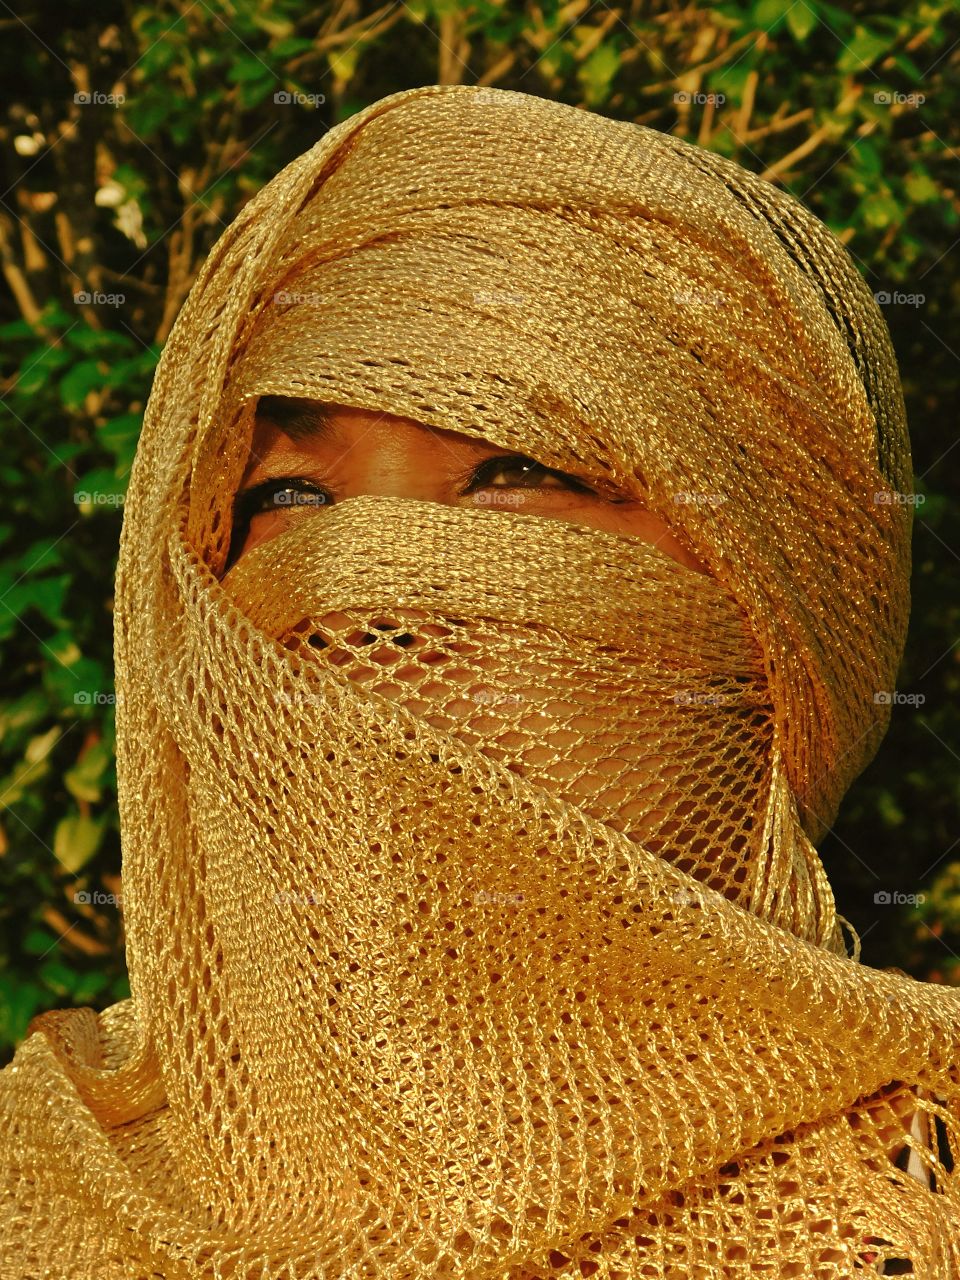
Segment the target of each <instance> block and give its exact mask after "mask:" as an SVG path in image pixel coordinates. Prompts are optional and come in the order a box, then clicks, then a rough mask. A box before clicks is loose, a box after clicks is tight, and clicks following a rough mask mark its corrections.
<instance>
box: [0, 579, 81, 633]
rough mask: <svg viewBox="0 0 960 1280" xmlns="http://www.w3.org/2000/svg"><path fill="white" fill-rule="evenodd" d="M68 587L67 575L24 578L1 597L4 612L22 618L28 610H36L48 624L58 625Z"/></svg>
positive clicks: (61, 620)
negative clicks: (7, 611)
mask: <svg viewBox="0 0 960 1280" xmlns="http://www.w3.org/2000/svg"><path fill="white" fill-rule="evenodd" d="M69 585H70V575H69V574H68V573H61V574H57V575H56V577H52V578H36V579H30V578H25V579H24V580H23V581H22V582H18V583H16V584H15V585H14V586H12V587H11V588H10V589H9V591H7V592H6V593H5V595H4V597H3V605H4V608H5V610H9V613H11V614H13V615H14V616H15V617H17V618H20V617H22V616H23V615H24V614H25V613H26V612H27V610H28V609H36V610H37V612H38V613H40V614H42V615H43V617H45V618H46V619H47V621H48V622H53V623H60V622H63V621H64V618H63V598H64V595H65V593H66V590H67V588H68V587H69Z"/></svg>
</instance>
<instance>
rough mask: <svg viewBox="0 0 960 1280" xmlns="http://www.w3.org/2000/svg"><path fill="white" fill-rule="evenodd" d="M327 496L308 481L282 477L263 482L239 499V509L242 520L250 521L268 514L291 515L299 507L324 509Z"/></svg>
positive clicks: (327, 500)
mask: <svg viewBox="0 0 960 1280" xmlns="http://www.w3.org/2000/svg"><path fill="white" fill-rule="evenodd" d="M329 501H330V495H329V493H328V492H327V490H326V489H322V488H321V487H320V485H318V484H313V483H312V481H310V480H300V479H298V478H296V477H293V478H288V477H284V478H282V479H279V480H265V481H264V482H263V483H262V484H258V485H254V487H253V488H252V489H247V490H245V491H244V492H243V493H241V494H240V495H239V498H238V507H239V510H240V513H241V514H242V516H243V517H244V518H245V519H247V520H250V519H252V518H253V517H254V516H258V515H263V514H264V513H265V512H268V511H292V510H296V509H298V508H300V507H323V506H326V505H327V503H328V502H329Z"/></svg>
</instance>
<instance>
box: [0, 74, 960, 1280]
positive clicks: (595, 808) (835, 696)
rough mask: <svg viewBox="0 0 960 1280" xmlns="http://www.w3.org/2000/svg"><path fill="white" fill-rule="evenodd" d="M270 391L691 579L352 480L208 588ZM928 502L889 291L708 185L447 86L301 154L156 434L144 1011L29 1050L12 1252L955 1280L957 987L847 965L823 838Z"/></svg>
mask: <svg viewBox="0 0 960 1280" xmlns="http://www.w3.org/2000/svg"><path fill="white" fill-rule="evenodd" d="M263 396H284V397H297V398H307V399H310V400H314V401H321V402H324V403H330V404H340V405H347V406H355V407H359V408H364V409H368V410H372V411H377V410H380V411H385V412H388V413H392V414H396V415H399V416H402V417H405V418H409V419H412V420H414V421H417V422H420V423H423V424H426V425H427V426H429V427H435V428H446V429H451V430H455V431H458V432H462V433H465V434H466V435H472V436H474V437H476V438H478V439H482V440H486V441H491V442H493V443H494V444H495V445H497V446H498V447H500V448H502V449H504V450H512V451H517V452H521V453H524V454H527V455H528V456H530V457H532V458H534V459H536V460H537V461H539V462H541V463H543V464H544V465H545V466H547V467H553V468H559V469H561V470H563V471H566V472H573V473H575V474H576V475H577V476H579V477H582V478H583V479H584V480H585V481H587V482H588V483H590V482H592V483H594V484H595V485H596V486H598V488H599V489H600V490H601V491H603V492H605V493H607V494H609V495H610V496H611V497H617V496H619V497H628V498H633V499H638V500H641V501H642V502H643V503H644V504H645V505H646V506H647V507H648V508H649V510H651V511H653V512H655V513H656V514H658V515H659V516H660V517H661V518H662V519H663V520H665V521H666V522H667V524H668V525H669V526H670V527H671V528H673V529H674V530H675V531H676V533H677V536H678V537H682V538H683V540H684V541H685V542H686V544H687V545H689V546H690V547H691V548H692V549H693V550H694V551H695V553H696V555H697V556H698V557H699V559H700V560H701V562H702V563H703V564H704V565H705V566H706V568H707V569H708V570H709V573H708V574H704V573H700V572H698V571H696V570H695V569H693V568H690V567H688V566H686V565H684V564H681V563H678V562H677V561H675V560H673V559H671V558H670V557H668V556H667V555H666V554H664V553H663V552H662V551H660V550H659V549H658V548H657V547H656V546H653V545H651V544H649V543H648V542H646V541H644V540H643V539H641V538H639V537H635V536H630V535H627V534H622V533H613V532H609V531H605V530H601V529H598V528H593V527H588V526H585V525H581V524H577V523H575V522H573V521H569V520H563V519H553V518H537V517H536V516H534V515H531V514H527V513H524V511H523V510H522V505H518V506H516V507H514V508H510V507H508V506H507V505H502V506H498V505H496V504H494V503H488V504H487V505H486V506H481V505H479V504H477V505H472V506H470V505H461V506H457V505H447V504H444V503H438V502H429V501H417V500H411V499H404V498H399V497H391V496H385V495H374V494H365V495H362V496H358V497H355V498H350V499H347V500H345V501H343V502H338V503H336V504H333V505H331V506H329V508H327V509H324V510H319V511H314V512H311V513H306V514H304V513H301V514H300V515H299V516H298V517H297V518H296V519H290V521H289V524H288V525H287V526H285V527H284V528H283V531H282V532H280V533H279V535H278V536H276V537H274V538H272V539H270V540H269V541H266V542H262V543H261V544H260V545H258V546H256V547H254V548H253V549H252V550H250V551H249V552H248V553H246V554H245V555H242V556H240V557H239V559H237V560H236V562H235V563H228V553H229V548H230V531H231V523H232V513H233V498H234V494H235V492H236V490H237V487H238V484H239V482H240V479H241V476H242V474H243V472H244V468H245V466H246V463H247V460H248V457H249V451H250V444H251V437H252V430H253V427H254V420H255V413H256V406H257V401H258V399H259V398H260V397H263ZM911 484H912V473H911V466H910V453H909V445H908V439H907V432H906V423H905V417H904V408H903V399H902V394H901V390H900V384H899V378H898V374H897V367H896V363H895V359H894V356H893V352H892V348H891V344H890V339H889V335H888V333H887V330H886V327H885V324H884V321H883V319H882V317H881V315H880V312H879V309H878V307H877V306H876V304H875V302H874V300H873V298H872V297H871V294H870V291H869V289H868V288H867V286H866V284H865V283H864V281H863V280H862V279H861V277H860V276H859V274H858V273H857V271H856V269H855V268H854V266H853V265H852V262H851V260H850V258H849V256H848V254H847V253H846V251H845V250H844V249H843V248H842V246H841V245H840V244H839V242H838V241H837V240H836V239H835V238H834V237H833V236H832V234H831V233H830V232H829V231H828V230H827V229H826V228H824V227H823V226H822V225H821V224H820V223H819V222H818V221H817V220H816V219H815V218H814V217H813V216H812V215H811V214H809V213H808V212H807V211H806V210H805V209H804V208H803V207H802V206H801V205H800V204H799V203H798V202H797V201H796V200H794V199H792V198H791V197H789V196H788V195H786V194H784V193H783V192H781V191H778V190H777V189H775V188H773V187H771V186H770V185H768V184H766V183H764V182H762V181H761V180H759V179H758V178H756V177H755V176H753V175H751V174H749V173H747V172H745V171H744V170H743V169H741V168H740V167H739V166H737V165H736V164H734V163H732V162H731V161H729V160H726V159H724V158H722V157H719V156H716V155H712V154H710V153H708V152H705V151H703V150H701V149H699V148H697V147H695V146H693V145H691V144H688V143H686V142H683V141H682V140H679V139H677V138H673V137H670V136H667V135H664V134H661V133H659V132H656V131H654V130H651V129H648V128H645V127H642V126H639V125H634V124H630V123H624V122H618V121H613V120H609V119H605V118H602V117H599V116H597V115H594V114H591V113H589V112H586V111H581V110H578V109H575V108H573V107H570V106H566V105H561V104H558V103H553V102H548V101H545V100H543V99H540V98H537V97H533V96H531V95H526V94H522V93H515V92H510V91H504V90H491V89H482V88H475V87H473V88H471V87H465V86H454V87H451V86H425V87H421V88H416V89H412V90H408V91H404V92H401V93H396V94H392V95H391V96H389V97H387V98H384V99H382V100H381V101H379V102H376V103H374V104H373V105H371V106H369V107H367V108H365V109H364V110H362V111H360V112H359V113H358V114H356V115H355V116H353V117H351V118H350V119H348V120H347V121H345V122H344V123H342V124H339V125H337V126H336V127H335V128H333V129H332V130H331V131H330V132H329V133H327V134H326V135H325V136H324V137H323V138H322V139H321V140H320V141H319V142H318V143H317V144H316V145H315V146H314V147H313V148H312V149H311V150H310V151H308V152H307V153H306V154H304V155H302V156H301V157H299V158H298V159H297V160H296V161H294V162H293V163H292V164H290V165H289V166H288V167H287V168H285V169H284V170H283V171H282V172H281V173H280V174H278V175H277V176H276V177H275V178H274V179H273V180H272V181H271V182H269V183H268V184H267V185H266V186H265V187H264V188H263V189H262V190H261V191H259V192H258V193H257V195H256V196H255V197H254V198H253V199H251V200H250V202H249V203H248V204H247V205H246V206H245V207H244V208H243V210H242V211H241V212H240V214H239V216H238V217H237V218H236V220H235V221H234V223H233V224H232V225H231V226H230V227H229V229H228V230H227V231H226V232H225V233H224V234H223V236H222V237H221V239H220V240H219V242H218V243H217V245H216V246H215V248H214V249H213V251H212V252H211V253H210V255H209V258H208V260H207V261H206V263H205V265H204V267H203V269H202V271H201V273H200V275H199V277H198V279H197V281H196V283H195V285H194V287H193V289H192V291H191V293H190V296H189V298H188V300H187V302H186V303H185V305H184V307H183V310H182V312H181V314H180V316H179V317H178V320H177V323H176V325H175V327H174V329H173V332H172V334H171V336H170V339H169V341H168V343H167V345H166V348H165V350H164V352H163V356H162V359H161V361H160V365H159V368H158V371H157V374H156V380H155V383H154V386H153V389H152V392H151V395H150V399H149V403H148V405H147V410H146V415H145V423H144V428H143V434H142V438H141V442H140V446H139V449H138V453H137V457H136V461H135V464H134V468H133V472H132V476H131V482H130V486H129V491H128V495H127V500H126V506H125V512H124V524H123V534H122V540H121V553H120V563H119V569H118V575H117V590H116V674H117V693H118V706H117V755H118V761H117V763H118V780H119V793H120V816H121V826H122V841H123V907H124V916H125V927H126V935H127V960H128V967H129V972H130V985H131V997H130V999H129V1000H124V1001H121V1002H119V1003H118V1004H115V1005H113V1006H112V1007H111V1008H109V1009H108V1010H107V1011H106V1012H104V1013H102V1014H96V1013H94V1012H93V1011H92V1010H68V1011H60V1012H57V1013H51V1014H45V1015H42V1016H40V1017H38V1018H37V1019H35V1020H34V1022H33V1024H32V1025H31V1033H30V1034H29V1036H28V1038H27V1039H26V1041H25V1042H24V1043H23V1045H22V1046H21V1047H20V1049H19V1050H18V1052H17V1054H16V1058H15V1060H14V1062H13V1063H12V1064H11V1065H10V1066H9V1067H8V1068H6V1069H5V1070H4V1071H3V1072H2V1073H0V1107H2V1111H0V1131H2V1150H0V1259H2V1261H0V1276H2V1277H3V1278H4V1280H27V1278H28V1277H29V1280H37V1278H39V1277H54V1278H56V1280H65V1278H67V1277H69V1278H70V1280H120V1278H123V1280H144V1278H146V1277H158V1278H160V1280H181V1278H182V1280H194V1278H197V1277H209V1278H214V1277H219V1278H222V1280H227V1278H228V1277H229V1278H230V1280H239V1278H241V1277H242V1278H243V1280H265V1278H268V1277H269V1278H271V1280H272V1278H274V1277H275V1278H277V1280H321V1278H323V1280H346V1278H347V1277H351V1278H354V1277H355V1278H356V1280H366V1278H368V1277H370V1278H372V1277H384V1278H387V1277H389V1278H390V1280H408V1278H409V1280H414V1278H420V1277H471V1280H480V1278H481V1277H497V1278H498V1280H535V1278H542V1280H572V1278H573V1277H578V1278H579V1277H582V1276H594V1277H597V1280H634V1278H636V1280H640V1277H644V1280H666V1278H668V1277H669V1280H711V1278H713V1277H760V1276H764V1277H771V1278H779V1277H797V1278H798V1280H811V1278H813V1277H817V1278H819V1277H824V1278H826V1277H838V1278H839V1277H846V1278H849V1277H851V1276H853V1275H856V1274H860V1273H863V1274H864V1275H868V1276H869V1275H878V1274H885V1273H887V1274H891V1273H897V1274H912V1275H914V1276H917V1277H926V1278H929V1280H934V1278H936V1280H946V1278H948V1277H958V1276H960V1188H958V1175H957V1174H956V1173H955V1172H954V1168H953V1160H954V1157H955V1155H956V1153H957V1151H958V1150H960V993H958V992H957V991H956V990H952V989H948V988H944V987H937V986H933V985H928V984H925V983H921V982H917V981H914V980H912V979H910V978H908V977H907V976H905V975H903V974H901V973H897V972H886V971H878V970H875V969H871V968H868V967H866V966H864V965H862V964H860V962H859V945H858V941H857V939H856V936H855V934H853V931H852V929H851V930H849V933H850V935H851V937H852V945H851V948H850V950H851V954H848V948H847V945H846V942H845V935H844V928H843V924H844V922H842V921H841V920H840V919H839V917H838V915H837V912H836V910H835V905H834V900H833V896H832V893H831V890H830V886H829V883H828V881H827V878H826V875H825V873H824V870H823V867H822V865H821V862H820V858H819V856H818V853H817V844H818V843H819V841H820V840H821V838H822V836H823V835H824V833H825V832H826V831H827V830H828V828H829V827H830V824H831V823H832V821H833V819H834V817H835V815H836V812H837V807H838V805H839V802H840V800H841V798H842V796H843V794H844V792H845V791H846V790H847V788H848V787H849V785H850V782H851V780H852V779H853V778H855V777H856V776H857V774H858V773H859V772H860V771H861V770H862V769H863V767H864V766H865V764H866V763H867V762H868V761H869V760H870V759H871V758H872V757H873V755H874V754H875V752H876V749H877V746H878V744H879V742H880V740H881V738H882V736H883V733H884V731H885V729H886V727H887V722H888V718H889V714H890V704H891V697H890V693H891V691H892V690H893V689H894V688H895V680H896V675H897V668H898V663H899V659H900V655H901V652H902V648H903V642H904V636H905V630H906V625H907V618H908V611H909V601H908V574H909V542H910V523H911V521H910V512H911V509H912V508H911V505H910V503H909V502H908V501H906V500H905V499H906V498H907V497H908V495H909V491H910V487H911ZM878 858H879V855H878ZM887 1268H889V1270H886V1269H887Z"/></svg>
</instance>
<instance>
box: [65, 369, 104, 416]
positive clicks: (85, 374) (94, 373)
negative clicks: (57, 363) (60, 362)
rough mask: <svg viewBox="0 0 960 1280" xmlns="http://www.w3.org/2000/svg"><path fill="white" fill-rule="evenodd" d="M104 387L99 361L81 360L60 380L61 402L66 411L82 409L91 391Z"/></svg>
mask: <svg viewBox="0 0 960 1280" xmlns="http://www.w3.org/2000/svg"><path fill="white" fill-rule="evenodd" d="M102 386H103V371H102V370H101V368H100V362H99V360H81V361H80V363H79V364H75V365H74V366H73V368H72V369H71V370H70V372H69V373H68V374H67V375H66V376H65V377H63V378H61V380H60V402H61V404H62V405H63V406H64V408H66V409H82V408H83V402H84V400H85V399H86V398H87V395H88V394H89V393H90V392H91V391H99V390H100V388H101V387H102Z"/></svg>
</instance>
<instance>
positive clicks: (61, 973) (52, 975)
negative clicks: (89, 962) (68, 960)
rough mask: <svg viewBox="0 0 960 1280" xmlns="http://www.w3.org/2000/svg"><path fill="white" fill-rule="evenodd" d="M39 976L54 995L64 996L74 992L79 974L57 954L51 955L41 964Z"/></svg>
mask: <svg viewBox="0 0 960 1280" xmlns="http://www.w3.org/2000/svg"><path fill="white" fill-rule="evenodd" d="M38 976H39V977H40V979H41V981H42V982H43V984H44V986H45V987H48V988H49V989H50V990H51V991H52V992H53V993H54V995H56V996H61V997H63V996H71V995H72V994H73V988H74V986H75V984H76V980H77V975H76V974H75V973H74V971H73V970H72V969H71V968H70V967H69V966H68V965H65V964H64V963H63V961H62V960H58V959H57V958H56V956H51V957H50V959H49V960H47V961H46V962H45V963H44V964H42V965H41V966H40V970H39V974H38Z"/></svg>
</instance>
